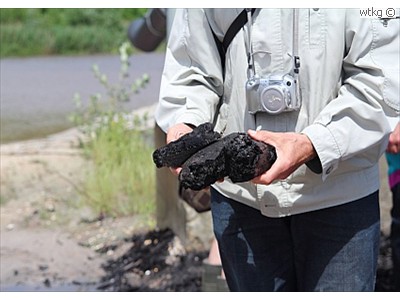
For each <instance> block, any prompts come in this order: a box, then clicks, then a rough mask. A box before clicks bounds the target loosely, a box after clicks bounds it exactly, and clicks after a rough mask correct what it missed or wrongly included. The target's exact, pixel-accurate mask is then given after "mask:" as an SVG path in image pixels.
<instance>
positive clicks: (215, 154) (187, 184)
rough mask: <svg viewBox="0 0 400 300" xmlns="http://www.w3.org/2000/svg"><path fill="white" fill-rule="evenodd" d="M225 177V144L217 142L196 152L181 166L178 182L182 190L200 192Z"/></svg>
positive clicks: (220, 141)
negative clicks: (187, 189)
mask: <svg viewBox="0 0 400 300" xmlns="http://www.w3.org/2000/svg"><path fill="white" fill-rule="evenodd" d="M227 175H228V174H227V170H226V168H225V144H224V142H223V141H222V140H219V141H218V142H215V143H213V144H211V145H208V146H207V147H205V148H203V149H201V150H200V151H198V152H196V153H195V154H193V155H192V156H191V157H190V158H189V159H188V160H187V161H186V162H185V163H184V164H183V166H182V171H181V172H180V173H179V182H180V183H181V185H182V187H184V188H190V189H192V190H195V191H200V190H202V189H204V188H206V187H208V186H210V185H211V184H213V183H215V182H216V181H217V180H218V179H222V178H224V177H225V176H227Z"/></svg>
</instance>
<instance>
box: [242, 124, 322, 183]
mask: <svg viewBox="0 0 400 300" xmlns="http://www.w3.org/2000/svg"><path fill="white" fill-rule="evenodd" d="M248 134H249V135H250V137H251V138H253V139H255V140H258V141H262V142H264V143H267V144H270V145H272V146H274V147H275V150H276V155H277V160H276V161H275V163H274V164H273V165H272V167H271V168H270V169H269V170H268V171H267V172H265V173H264V174H262V175H260V176H258V177H256V178H254V179H253V180H252V182H253V183H256V184H270V183H272V182H273V181H275V180H278V179H286V178H287V177H288V176H289V175H290V174H292V173H293V172H294V171H295V170H296V169H297V168H299V167H300V166H301V165H302V164H304V163H306V162H307V161H309V160H311V159H313V158H315V157H316V156H317V153H316V152H315V149H314V147H313V145H312V143H311V141H310V139H309V138H308V137H307V136H306V135H304V134H301V133H292V132H271V131H265V130H261V131H254V130H249V131H248Z"/></svg>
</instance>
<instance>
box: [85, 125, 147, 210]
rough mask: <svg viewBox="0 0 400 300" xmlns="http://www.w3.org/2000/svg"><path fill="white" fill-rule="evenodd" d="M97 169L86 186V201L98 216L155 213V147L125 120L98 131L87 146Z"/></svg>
mask: <svg viewBox="0 0 400 300" xmlns="http://www.w3.org/2000/svg"><path fill="white" fill-rule="evenodd" d="M85 147H86V149H85V150H86V152H87V153H88V155H89V157H90V159H91V161H92V162H93V169H92V172H90V174H88V176H87V178H86V183H85V192H86V196H85V200H86V202H87V204H89V206H90V207H92V208H94V209H95V210H96V211H97V213H99V214H100V213H103V214H106V215H111V216H126V215H133V214H150V215H151V214H154V212H155V169H154V164H153V162H152V158H151V154H152V152H153V150H154V149H153V147H152V146H150V145H148V144H146V143H145V142H144V134H143V132H141V131H139V130H135V129H133V130H129V129H126V124H125V121H124V120H120V121H112V122H111V123H110V124H109V126H106V127H102V128H101V129H100V130H98V131H97V134H96V137H95V138H94V139H92V140H91V141H90V142H89V143H88V144H87V145H86V146H85Z"/></svg>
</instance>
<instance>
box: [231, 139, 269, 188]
mask: <svg viewBox="0 0 400 300" xmlns="http://www.w3.org/2000/svg"><path fill="white" fill-rule="evenodd" d="M228 137H229V136H228ZM275 160H276V152H275V147H273V146H271V145H268V144H266V143H264V142H260V141H255V140H253V139H252V138H251V137H250V136H249V135H247V134H245V133H233V134H231V138H229V139H225V163H226V168H227V169H228V176H229V178H230V179H231V181H232V182H245V181H249V180H251V179H253V178H255V177H257V176H259V175H261V174H263V173H265V172H266V171H268V170H269V169H270V168H271V166H272V164H273V163H274V162H275Z"/></svg>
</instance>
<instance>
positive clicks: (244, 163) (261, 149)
mask: <svg viewBox="0 0 400 300" xmlns="http://www.w3.org/2000/svg"><path fill="white" fill-rule="evenodd" d="M275 160H276V152H275V148H274V147H273V146H271V145H268V144H265V143H263V142H260V141H255V140H253V139H252V138H251V137H250V136H249V135H247V134H246V133H231V134H229V135H227V136H225V137H223V138H222V139H221V140H219V141H218V142H215V143H213V144H211V145H209V146H207V147H205V148H203V149H202V150H200V151H198V152H197V153H195V154H193V156H191V157H190V158H189V159H188V160H187V161H186V162H185V163H184V165H183V167H182V171H181V173H180V174H179V181H180V183H181V185H182V186H183V187H185V188H190V189H193V190H201V189H204V188H206V187H208V186H210V185H211V184H213V183H215V182H216V181H217V180H219V179H223V178H224V177H226V176H228V177H229V178H230V179H231V180H232V182H235V183H236V182H245V181H249V180H251V179H253V178H255V177H257V176H259V175H261V174H262V173H264V172H266V171H267V170H269V169H270V168H271V166H272V164H273V163H274V162H275Z"/></svg>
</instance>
